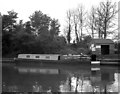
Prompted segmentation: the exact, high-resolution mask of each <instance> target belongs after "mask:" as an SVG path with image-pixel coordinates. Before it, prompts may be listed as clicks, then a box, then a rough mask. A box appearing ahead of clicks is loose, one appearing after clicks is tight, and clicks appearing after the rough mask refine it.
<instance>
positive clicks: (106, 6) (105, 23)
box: [97, 0, 117, 39]
mask: <svg viewBox="0 0 120 94" xmlns="http://www.w3.org/2000/svg"><path fill="white" fill-rule="evenodd" d="M97 13H98V18H99V19H100V20H99V21H100V22H98V23H100V27H101V29H102V35H104V36H103V38H104V39H105V38H107V34H110V33H113V31H111V30H113V29H112V28H114V27H115V22H114V20H115V16H116V13H117V9H116V3H112V2H110V1H109V0H108V1H106V2H101V3H100V6H99V8H97Z"/></svg>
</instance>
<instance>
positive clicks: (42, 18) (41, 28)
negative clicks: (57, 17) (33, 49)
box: [29, 11, 51, 35]
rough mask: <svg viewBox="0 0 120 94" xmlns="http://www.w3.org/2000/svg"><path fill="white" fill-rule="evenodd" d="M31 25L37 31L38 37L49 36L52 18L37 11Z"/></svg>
mask: <svg viewBox="0 0 120 94" xmlns="http://www.w3.org/2000/svg"><path fill="white" fill-rule="evenodd" d="M29 18H30V20H31V24H32V26H33V27H34V29H35V33H36V35H46V34H48V29H49V25H50V20H51V18H50V17H48V16H47V15H46V14H43V13H42V12H41V11H35V12H34V13H33V14H32V15H31V16H30V17H29Z"/></svg>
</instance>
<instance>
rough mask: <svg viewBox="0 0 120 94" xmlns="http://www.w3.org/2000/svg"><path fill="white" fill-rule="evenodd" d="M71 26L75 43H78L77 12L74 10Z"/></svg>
mask: <svg viewBox="0 0 120 94" xmlns="http://www.w3.org/2000/svg"><path fill="white" fill-rule="evenodd" d="M73 25H74V30H75V35H76V42H77V43H78V42H79V37H78V33H79V32H78V15H77V12H76V11H75V10H74V11H73Z"/></svg>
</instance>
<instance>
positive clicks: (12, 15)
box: [2, 10, 18, 32]
mask: <svg viewBox="0 0 120 94" xmlns="http://www.w3.org/2000/svg"><path fill="white" fill-rule="evenodd" d="M17 14H18V13H16V12H14V11H13V10H12V11H8V14H7V15H3V16H2V31H3V32H4V31H13V29H14V26H15V23H16V19H17V18H18V17H17Z"/></svg>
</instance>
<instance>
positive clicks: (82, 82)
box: [61, 75, 92, 93]
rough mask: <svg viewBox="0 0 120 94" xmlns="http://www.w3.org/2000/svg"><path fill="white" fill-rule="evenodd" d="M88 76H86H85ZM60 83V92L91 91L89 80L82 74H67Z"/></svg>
mask: <svg viewBox="0 0 120 94" xmlns="http://www.w3.org/2000/svg"><path fill="white" fill-rule="evenodd" d="M87 78H88V77H87ZM63 84H64V85H63ZM63 84H62V86H63V87H62V89H61V90H63V91H61V92H65V91H66V92H75V93H77V92H81V93H82V92H91V88H92V87H91V85H90V81H89V80H88V79H86V78H85V76H84V75H78V76H76V75H73V76H69V77H68V78H67V80H66V81H65V82H64V83H63Z"/></svg>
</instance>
